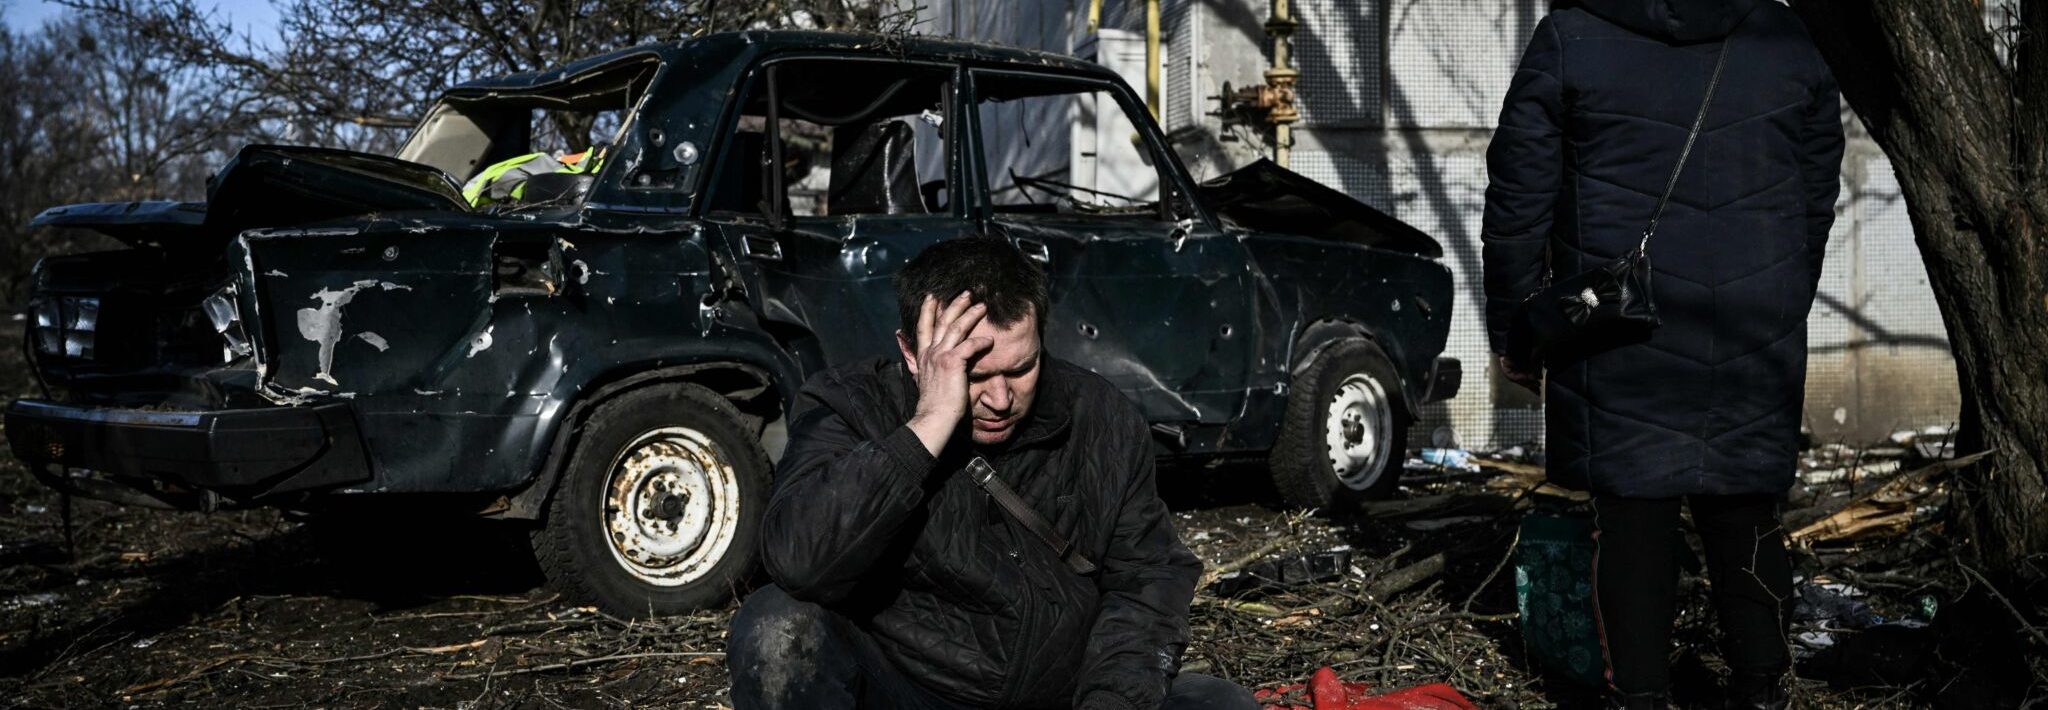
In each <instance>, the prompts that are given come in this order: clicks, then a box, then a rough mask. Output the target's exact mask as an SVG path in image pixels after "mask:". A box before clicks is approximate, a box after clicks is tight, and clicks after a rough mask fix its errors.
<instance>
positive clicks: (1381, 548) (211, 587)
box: [0, 324, 2048, 708]
mask: <svg viewBox="0 0 2048 710" xmlns="http://www.w3.org/2000/svg"><path fill="white" fill-rule="evenodd" d="M5 325H7V324H0V327H4V326H5ZM14 347H17V345H16V343H15V342H12V341H11V339H10V338H8V337H6V336H0V348H6V349H8V350H9V351H10V352H11V351H12V349H13V348H14ZM11 370H14V368H10V367H5V366H0V388H5V390H6V392H7V393H8V394H7V396H6V397H5V398H6V399H12V398H13V396H14V395H15V393H20V392H23V391H25V388H26V383H24V382H22V381H21V377H20V374H19V372H18V371H11ZM0 434H4V432H0ZM1262 473H1263V471H1262V470H1261V469H1260V468H1259V467H1258V466H1256V465H1251V464H1241V465H1232V466H1221V467H1209V468H1191V469H1177V470H1173V471H1170V472H1169V473H1168V474H1167V475H1164V476H1162V488H1163V493H1164V494H1165V495H1166V497H1167V498H1168V499H1169V502H1170V503H1171V504H1172V505H1173V506H1174V508H1175V510H1176V511H1178V515H1179V520H1178V523H1179V525H1180V529H1181V532H1182V535H1183V538H1184V539H1185V540H1187V541H1188V542H1189V545H1190V547H1192V548H1193V549H1195V550H1196V551H1197V553H1198V554H1199V555H1200V556H1201V557H1202V558H1203V559H1204V561H1205V562H1206V563H1207V564H1208V565H1209V566H1210V568H1211V569H1212V570H1239V571H1245V570H1251V571H1254V572H1256V570H1258V569H1260V567H1259V564H1260V563H1261V562H1262V561H1267V560H1275V559H1279V560H1288V559H1298V560H1310V561H1318V560H1319V561H1320V562H1315V563H1314V564H1307V565H1306V566H1305V567H1304V568H1305V569H1309V568H1313V567H1315V565H1316V564H1321V565H1323V566H1325V567H1330V569H1325V570H1322V572H1323V573H1322V574H1317V573H1315V572H1314V571H1313V570H1311V571H1310V572H1309V573H1308V576H1306V577H1299V578H1295V579H1289V575H1286V574H1276V576H1277V577H1278V580H1279V581H1276V582H1274V583H1273V584H1269V585H1266V586H1264V587H1258V588H1246V587H1245V586H1244V585H1241V584H1240V585H1236V586H1235V587H1233V586H1232V584H1233V583H1232V582H1230V581H1227V580H1226V581H1224V582H1219V583H1218V584H1217V585H1213V586H1211V587H1209V588H1208V591H1205V592H1204V594H1203V595H1202V596H1201V598H1200V599H1198V601H1197V604H1196V607H1195V612H1194V618H1193V621H1192V625H1193V627H1194V631H1195V641H1194V643H1193V644H1192V645H1191V646H1190V648H1189V649H1188V651H1187V655H1186V666H1187V667H1188V668H1191V669H1196V670H1202V671H1205V672H1208V673H1211V674H1215V675H1219V676H1222V677H1225V678H1229V679H1231V680H1235V681H1237V682H1239V683H1242V684H1245V685H1247V686H1253V687H1260V688H1275V687H1278V686H1284V685H1286V684H1293V683H1300V682H1302V681H1303V680H1304V679H1305V678H1306V677H1307V675H1308V674H1309V673H1310V672H1311V671H1313V670H1314V669H1316V668H1317V667H1320V666H1324V665H1330V666H1333V667H1335V668H1336V670H1337V671H1338V672H1339V674H1340V675H1342V676H1343V677H1344V678H1346V679H1347V680H1360V681H1367V682H1371V683H1373V684H1374V685H1375V686H1377V687H1383V688H1393V687H1401V686H1407V685H1413V684H1420V683H1431V682H1447V683H1450V684H1451V685H1453V686H1454V687H1456V688H1458V689H1459V690H1461V691H1463V692H1464V693H1465V694H1466V695H1467V696H1468V697H1470V698H1471V699H1472V700H1474V701H1475V702H1476V703H1477V704H1478V705H1480V706H1482V707H1502V708H1511V707H1524V708H1542V707H1557V706H1560V704H1562V705H1563V706H1571V704H1572V703H1574V702H1582V701H1583V700H1584V699H1585V697H1586V696H1585V695H1584V694H1583V692H1581V691H1574V690H1572V686H1571V685H1570V684H1569V683H1567V682H1565V681H1562V680H1557V679H1551V678H1545V677H1542V676H1541V675H1540V674H1537V673H1532V672H1531V671H1530V670H1529V669H1528V663H1527V660H1526V659H1525V658H1524V657H1523V651H1522V642H1521V637H1520V636H1519V634H1518V632H1517V628H1516V625H1515V615H1516V604H1515V597H1514V581H1513V577H1514V573H1513V570H1512V569H1506V570H1505V571H1503V568H1504V567H1506V565H1504V562H1505V558H1504V555H1505V554H1506V553H1507V552H1508V551H1509V550H1510V549H1511V546H1512V544H1513V542H1514V540H1515V534H1516V529H1517V527H1516V526H1517V522H1518V520H1519V519H1520V513H1519V512H1518V510H1517V508H1516V501H1517V498H1516V497H1515V496H1513V495H1510V494H1504V493H1501V492H1499V491H1498V490H1495V489H1497V488H1498V486H1493V487H1489V486H1488V485H1487V484H1486V479H1487V478H1489V477H1488V476H1486V475H1483V474H1478V475H1475V474H1459V473H1448V474H1443V473H1435V472H1428V471H1423V472H1417V473H1416V474H1415V482H1414V483H1412V484H1411V485H1409V486H1408V487H1407V488H1406V489H1405V490H1404V491H1403V493H1402V499H1401V500H1397V501H1395V502H1392V503H1389V504H1385V505H1383V506H1382V507H1381V508H1379V509H1377V511H1376V514H1375V515H1371V516H1356V515H1354V516H1344V517H1332V516H1305V515H1299V514H1289V513H1286V512H1282V510H1281V508H1280V507H1279V506H1278V505H1277V503H1276V502H1275V501H1274V500H1273V499H1272V494H1271V492H1270V488H1269V487H1267V486H1265V485H1264V484H1263V483H1261V482H1259V478H1260V476H1261V475H1262ZM62 513H63V504H62V502H61V501H60V500H59V499H58V497H57V496H56V495H55V494H53V493H52V492H50V491H49V490H48V489H46V488H44V487H42V486H41V485H39V484H37V483H36V482H34V481H33V480H32V479H31V477H30V476H28V475H27V473H26V472H25V471H23V470H22V468H21V467H20V466H19V465H18V464H17V463H15V462H14V461H13V459H12V457H11V456H0V705H6V706H11V707H38V708H45V707H47V708H69V707H114V706H119V707H166V706H194V705H209V706H219V705H226V706H233V707H301V706H320V707H406V708H412V707H455V708H484V707H488V708H499V707H517V708H596V707H626V706H633V707H685V708H686V707H717V706H720V704H721V702H722V701H723V699H724V697H725V693H726V688H727V679H726V674H725V668H724V661H723V657H722V653H721V652H722V651H723V646H724V640H723V639H724V633H725V632H724V629H725V624H726V621H727V619H728V618H729V617H730V615H731V612H732V609H731V608H730V607H728V608H724V609H717V610H710V611H704V612H700V613H697V614H694V615H690V616H685V617H674V618H666V619H661V620H658V621H653V622H645V621H642V622H632V621H626V620H620V619H614V618H610V617H607V616H605V615H603V614H601V613H598V612H597V611H595V610H593V609H590V608H578V607H575V606H572V605H570V604H567V603H564V602H561V601H559V600H557V599H556V598H555V596H554V595H553V594H552V593H550V592H549V591H547V590H546V589H545V588H544V587H542V586H541V579H540V574H539V572H538V570H537V569H536V568H535V567H534V565H533V564H532V562H531V560H530V559H527V558H526V557H525V555H524V547H523V540H522V539H521V537H520V533H519V531H517V530H508V529H503V528H483V529H476V528H474V527H462V526H451V525H446V524H441V523H438V522H436V521H421V520H392V521H389V525H388V527H387V528H386V529H384V530H380V531H370V532H368V533H365V532H364V531H355V532H353V533H340V532H336V531H328V530H322V529H320V528H318V527H317V526H311V525H307V524H303V523H299V522H294V521H291V520H288V519H286V518H285V517H284V516H282V515H280V514H278V513H276V512H273V511H242V512H228V513H216V514H199V513H176V512H165V511H157V510H142V509H130V508H123V507H120V506H115V505H111V504H105V503H99V502H94V501H78V502H76V503H74V505H73V509H72V516H71V517H72V520H73V524H72V525H71V526H70V536H71V537H70V540H69V541H68V543H67V540H66V534H65V526H64V525H63V524H62V519H63V515H62ZM1890 547H1892V548H1894V553H1896V554H1893V555H1892V556H1891V557H1887V558H1885V559H1882V560H1876V561H1869V560H1866V561H1864V562H1861V563H1859V562H1857V560H1856V559H1854V558H1853V557H1851V558H1843V557H1836V558H1832V559H1834V560H1836V562H1832V563H1831V562H1829V561H1828V559H1830V558H1825V557H1815V556H1811V555H1807V556H1803V557H1802V563H1801V564H1802V569H1807V570H1809V571H1810V570H1812V569H1814V568H1815V567H1816V566H1823V567H1824V566H1826V565H1829V564H1837V563H1839V565H1840V566H1841V568H1842V569H1853V568H1855V567H1856V565H1858V564H1865V565H1879V566H1882V567H1883V568H1884V569H1900V565H1902V564H1907V563H1905V562H1900V561H1899V559H1904V557H1900V556H1901V555H1904V556H1905V557H1911V554H1910V553H1911V551H1910V550H1907V551H1905V552H1899V550H1900V549H1903V547H1910V546H1899V545H1893V546H1890ZM1923 557H1924V555H1923ZM1893 558H1899V559H1893ZM1267 573H1271V571H1270V570H1269V571H1268V572H1267ZM1261 574H1265V573H1261ZM1404 579H1405V582H1404V581H1403V580H1404ZM1900 580H1903V581H1900ZM1893 581H1894V583H1893V584H1892V587H1896V589H1893V588H1892V587H1885V586H1883V585H1875V587H1876V588H1877V589H1878V591H1877V592H1876V593H1874V594H1873V595H1872V598H1871V606H1872V607H1874V608H1877V609H1879V610H1880V611H1890V610H1892V609H1895V608H1899V607H1904V606H1908V605H1911V604H1914V603H1916V602H1915V600H1917V599H1920V597H1922V596H1925V594H1926V593H1927V592H1928V591H1929V590H1932V591H1933V592H1937V593H1941V594H1947V595H1949V596H1948V597H1947V598H1958V597H1963V598H1967V597H1968V595H1967V593H1966V592H1965V590H1964V589H1963V588H1962V587H1960V586H1958V585H1955V584H1953V583H1946V582H1920V581H1916V580H1914V579H1911V578H1909V577H1906V576H1901V577H1900V578H1899V580H1893ZM1700 586H1701V585H1700V583H1699V580H1697V579H1694V578H1691V577H1688V579H1687V582H1686V589H1687V595H1686V599H1687V600H1688V601H1687V604H1686V607H1685V610H1684V615H1683V617H1682V622H1681V628H1680V632H1679V640H1680V642H1681V645H1682V647H1683V649H1684V651H1683V652H1682V653H1681V654H1680V656H1679V659H1678V662H1677V665H1676V667H1677V669H1678V670H1677V673H1678V683H1679V686H1678V691H1679V693H1680V695H1681V698H1687V699H1691V700H1693V701H1697V702H1708V701H1711V700H1712V696H1713V691H1712V685H1713V682H1714V675H1713V674H1714V669H1715V668H1717V667H1718V666H1717V663H1716V661H1715V660H1714V657H1713V653H1712V650H1711V647H1712V634H1713V631H1712V628H1711V622H1710V620H1709V617H1710V616H1711V615H1710V614H1707V613H1706V606H1705V602H1704V596H1703V594H1702V593H1701V591H1700ZM1219 589H1223V590H1234V591H1231V593H1230V594H1229V595H1219V594H1218V593H1216V592H1217V590H1219ZM1952 606H1955V607H1961V606H1964V605H1961V604H1956V605H1952ZM1984 606H1986V607H1987V608H1989V607H1988V605H1984ZM1982 613H1983V614H1984V615H1985V616H1983V620H1982V621H1979V622H1972V623H1968V624H1965V625H1964V626H1965V628H1976V627H1979V626H1982V627H1985V628H1990V627H1995V626H1997V625H1998V624H1999V623H2000V622H1999V621H1998V618H1999V617H2000V616H2001V615H2002V613H2003V612H1998V611H1996V610H1995V609H1992V610H1990V611H1984V612H1982ZM2003 625H2004V627H2005V628H2006V629H2008V630H2009V629H2011V628H2012V627H2013V626H2014V625H2013V624H2011V623H2010V618H2009V617H2007V618H2006V619H2005V622H2004V624H2003ZM1937 626H1939V624H1937ZM1999 639H2003V640H1999ZM1996 643H2007V644H2024V643H2025V641H2024V639H2020V638H2018V637H2017V636H2016V635H2015V634H2013V633H2007V634H2005V635H2004V636H1999V637H1998V638H1997V639H1993V641H1988V642H1987V641H1983V640H1981V639H1976V638H1975V637H1972V640H1971V641H1970V644H1971V647H1973V648H1975V647H1979V646H1981V647H1983V649H1985V650H1984V651H1983V653H1982V654H1980V655H1992V656H2000V655H2002V656H2003V657H2002V658H1995V659H1993V660H1982V659H1979V660H1977V661H1967V662H1966V660H1959V659H1961V658H1962V657H1961V656H1959V655H1957V654H1950V655H1949V656H1947V657H1943V658H1941V659H1940V660H1939V661H1938V662H1937V661H1932V660H1929V661H1922V662H1920V665H1921V666H1923V667H1919V668H1913V669H1912V671H1911V672H1910V673H1904V672H1902V673H1904V674H1903V675H1899V676H1897V677H1892V678H1880V679H1875V680H1873V679H1870V678H1861V679H1850V680H1847V681H1844V680H1843V679H1842V678H1831V679H1821V678H1816V677H1807V678H1804V679H1802V680H1801V681H1800V683H1799V689H1800V694H1799V697H1800V700H1799V702H1798V704H1797V705H1795V707H1826V708H1835V707H1841V708H1849V707H1924V706H1927V705H1929V704H1933V703H1936V702H1942V703H1943V704H1948V705H1951V706H1955V707H1972V706H1977V707H1983V706H1987V705H1969V704H1963V705H1956V704H1955V703H1954V702H1950V701H1949V700H1943V698H1949V699H1950V700H1955V698H1964V699H1965V701H1967V702H1971V703H1975V702H1978V701H1977V700H1969V699H1970V698H1979V699H1982V698H1991V699H1993V700H1992V701H1991V702H1992V705H2009V706H2016V705H2017V704H2018V703H2020V702H2025V701H2027V700H2028V699H2032V700H2033V701H2034V702H2039V701H2040V699H2041V697H2042V696H2043V695H2044V693H2048V691H2044V690H2042V686H2043V685H2044V683H2043V682H2042V681H2041V680H2040V679H2039V678H2038V677H2036V678H2035V679H2034V680H2032V681H2031V682H2029V681H2027V680H2026V679H2027V677H2028V676H2029V675H2035V676H2038V674H2039V673H2040V670H2041V669H2042V668H2044V667H2048V664H2043V663H2041V662H2039V659H2038V657H2033V658H2032V660H2023V661H2021V662H2019V664H2018V665H2016V666H2015V665H2014V661H2013V659H2014V658H2022V659H2026V658H2029V655H2028V654H2029V649H2028V648H2027V647H2025V646H2024V645H2017V646H2010V647H2009V648H2010V649H2013V650H2010V651H2003V650H2000V649H2006V648H2008V647H2007V646H1997V645H1996ZM1986 644H1991V645H1986ZM1802 674H1803V675H1809V676H1811V675H1812V674H1810V673H1806V672H1805V671H1802ZM1937 674H1938V675H1939V677H1936V676H1937ZM2014 674H2017V675H2018V678H2019V680H2017V681H2016V680H2013V676H2014ZM1994 678H1995V679H1997V680H1993V679H1994ZM1936 684H1943V685H1941V687H1936ZM1959 684H1960V685H1961V686H1964V687H1965V689H1966V690H1967V689H1969V688H1975V687H1977V686H1982V688H1984V689H1985V690H1983V692H1979V693H1976V694H1974V695H1972V694H1969V693H1965V694H1964V695H1961V696H1957V695H1955V692H1956V691H1955V690H1954V689H1953V686H1958V685H1959Z"/></svg>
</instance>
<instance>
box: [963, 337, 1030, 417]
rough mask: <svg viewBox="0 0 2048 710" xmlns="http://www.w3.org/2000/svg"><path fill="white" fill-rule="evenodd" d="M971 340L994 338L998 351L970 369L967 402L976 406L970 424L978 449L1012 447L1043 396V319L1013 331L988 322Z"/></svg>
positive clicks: (975, 362)
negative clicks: (1009, 444) (1026, 417)
mask: <svg viewBox="0 0 2048 710" xmlns="http://www.w3.org/2000/svg"><path fill="white" fill-rule="evenodd" d="M967 337H969V338H988V339H990V340H993V341H995V345H994V346H993V347H991V348H989V350H988V352H987V353H983V354H982V356H981V357H980V358H977V359H975V360H973V361H972V362H969V363H968V369H967V399H968V401H970V402H972V403H973V406H972V407H971V408H970V410H969V415H968V416H969V422H968V424H969V425H970V426H972V427H973V431H974V443H976V444H981V445H984V446H987V445H991V444H1000V443H1003V442H1005V441H1009V440H1010V437H1012V436H1014V435H1016V433H1017V425H1018V424H1019V423H1021V422H1023V421H1024V415H1026V414H1030V413H1031V402H1032V398H1033V397H1034V396H1035V395H1037V393H1038V372H1039V367H1038V364H1039V363H1038V361H1039V354H1040V353H1039V347H1038V319H1037V318H1036V317H1034V316H1028V315H1027V316H1025V317H1023V318H1019V319H1017V322H1015V323H1011V324H1010V325H1009V326H1008V327H1002V326H997V325H996V324H994V323H992V322H989V321H988V320H983V321H982V322H981V324H980V325H977V326H975V328H974V332H972V333H969V334H968V336H967Z"/></svg>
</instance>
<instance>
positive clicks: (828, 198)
mask: <svg viewBox="0 0 2048 710" xmlns="http://www.w3.org/2000/svg"><path fill="white" fill-rule="evenodd" d="M776 66H778V67H779V68H778V69H777V71H776V72H775V76H776V77H777V78H776V81H777V82H778V83H777V85H776V87H775V92H774V93H775V94H776V96H777V97H778V98H779V101H780V105H779V106H777V115H778V117H779V120H778V121H777V123H776V125H777V130H776V132H775V135H774V136H773V138H774V139H775V140H776V141H777V142H779V143H780V146H779V147H780V149H781V156H782V163H781V169H782V173H781V176H780V177H781V179H780V181H779V184H780V185H782V186H783V193H782V195H781V196H780V197H781V198H782V200H783V202H782V204H783V205H786V207H785V209H786V211H787V214H788V215H790V216H794V217H840V216H846V215H931V214H946V213H949V212H950V210H951V205H950V203H949V199H950V196H951V194H952V192H951V190H949V189H948V188H949V186H948V185H947V183H946V157H947V156H946V151H947V144H946V133H945V131H946V128H947V126H946V110H947V102H946V97H947V94H948V93H949V91H950V89H949V86H950V83H951V80H952V74H951V72H950V70H948V69H947V68H946V67H943V66H935V65H921V64H905V63H897V62H889V63H883V62H866V61H847V60H844V59H839V60H831V61H825V60H789V61H784V62H780V63H779V64H777V65H776ZM769 93H770V92H769V90H768V73H767V72H765V71H764V72H759V73H757V74H756V75H755V78H754V79H753V81H752V83H751V84H750V86H749V88H748V91H747V94H746V95H747V99H746V102H745V104H744V106H743V108H742V111H741V114H740V117H739V119H738V123H737V124H736V126H735V130H734V131H733V132H732V134H731V135H732V138H731V140H730V142H729V143H728V145H727V149H726V152H725V157H724V158H723V159H722V162H723V164H724V167H723V169H721V170H720V171H719V175H720V177H719V179H718V184H717V185H716V186H714V187H713V189H712V196H711V209H712V211H714V212H725V213H735V214H762V213H763V210H764V209H765V208H766V206H767V203H766V202H765V201H764V200H763V199H762V197H763V191H764V190H766V189H769V188H768V187H767V185H766V183H765V182H764V180H763V178H764V176H763V175H762V174H761V172H760V170H761V168H760V166H761V165H764V164H767V163H768V162H772V161H771V160H769V159H768V158H767V157H766V156H768V155H770V151H772V150H773V149H775V148H776V147H777V146H776V145H774V144H771V143H770V142H769V138H770V136H769V135H768V134H767V131H766V127H767V125H768V109H769V106H768V95H769Z"/></svg>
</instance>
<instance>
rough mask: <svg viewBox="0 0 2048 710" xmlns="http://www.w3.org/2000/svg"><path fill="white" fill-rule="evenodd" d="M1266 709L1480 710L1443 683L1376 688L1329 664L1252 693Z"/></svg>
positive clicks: (1454, 689) (1456, 690)
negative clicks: (1347, 677) (1305, 679)
mask: <svg viewBox="0 0 2048 710" xmlns="http://www.w3.org/2000/svg"><path fill="white" fill-rule="evenodd" d="M1253 699H1255V700H1258V701H1259V704H1260V705H1261V706H1263V707H1264V710H1479V708H1477V707H1475V706H1473V705H1472V703H1471V702H1469V701H1467V700H1466V699H1465V696H1463V695H1460V694H1459V693H1458V689H1456V688H1453V687H1451V686H1448V685H1445V684H1443V683H1430V684H1428V685H1419V686H1415V687H1410V688H1399V689H1396V690H1385V691H1381V690H1374V689H1373V687H1372V686H1371V685H1369V684H1366V683H1355V682H1350V681H1345V680H1343V679H1340V678H1338V677H1337V672H1336V671H1335V670H1333V669H1331V668H1330V667H1329V666H1323V667H1322V668H1318V669H1316V672H1315V673H1314V674H1312V675H1310V676H1309V679H1308V682H1307V683H1300V684H1295V685H1285V686H1280V687H1277V688H1262V689H1260V690H1259V691H1258V692H1257V693H1254V694H1253Z"/></svg>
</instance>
